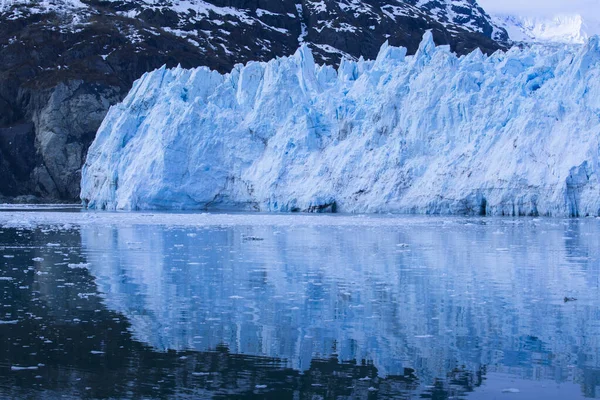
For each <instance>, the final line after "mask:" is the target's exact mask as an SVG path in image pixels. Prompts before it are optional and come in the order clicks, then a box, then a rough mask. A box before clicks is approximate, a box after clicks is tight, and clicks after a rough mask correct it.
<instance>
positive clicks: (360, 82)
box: [81, 33, 600, 216]
mask: <svg viewBox="0 0 600 400" xmlns="http://www.w3.org/2000/svg"><path fill="white" fill-rule="evenodd" d="M599 138H600V39H599V37H597V36H594V37H591V38H590V39H589V40H588V41H587V42H586V43H585V44H584V45H581V46H541V45H536V46H532V47H529V48H526V49H519V48H513V49H511V50H509V51H507V52H497V53H495V54H493V55H491V56H485V55H484V54H482V53H481V52H480V51H479V50H475V51H474V52H473V53H471V54H469V55H467V56H463V57H457V56H456V55H455V54H453V53H452V52H451V51H450V49H449V48H448V47H446V46H438V47H436V46H435V44H434V42H433V38H432V35H431V34H430V33H426V34H425V36H424V38H423V41H422V42H421V45H420V47H419V50H418V52H417V53H416V54H415V55H413V56H407V55H406V49H404V48H396V47H392V46H389V45H387V44H384V45H383V46H382V47H381V50H380V52H379V55H378V56H377V59H376V60H373V61H365V60H362V59H361V60H359V61H357V62H354V61H347V60H344V61H342V63H341V65H340V66H339V68H338V69H335V68H333V67H330V66H319V65H315V62H314V59H313V57H312V54H311V52H310V49H309V48H308V47H306V46H303V47H301V48H300V49H299V50H298V51H297V52H296V53H295V54H294V55H293V56H290V57H285V58H278V59H275V60H272V61H269V62H267V63H259V62H251V63H248V64H247V65H245V66H243V65H238V66H236V67H235V68H234V69H233V71H232V72H231V73H229V74H225V75H221V74H219V73H217V72H215V71H211V70H209V69H208V68H197V69H192V70H186V69H182V68H175V69H166V68H161V69H158V70H156V71H153V72H150V73H147V74H145V75H144V76H143V77H142V78H140V79H139V80H138V81H137V82H136V83H135V84H134V87H133V88H132V90H131V92H130V93H129V94H128V96H127V97H126V99H125V100H124V101H123V102H122V103H121V104H118V105H116V106H114V107H113V108H111V110H110V112H109V113H108V115H107V117H106V119H105V120H104V122H103V124H102V126H101V127H100V129H99V131H98V134H97V137H96V140H95V141H94V143H93V144H92V146H91V148H90V150H89V154H88V158H87V162H86V164H85V166H84V167H83V170H82V190H81V198H82V200H83V202H84V204H85V205H87V206H88V207H90V208H97V209H100V208H102V209H126V210H130V209H209V210H211V209H242V210H260V211H284V212H285V211H340V212H399V213H430V214H486V215H552V216H585V215H595V216H597V215H599V214H600V185H599V179H598V172H599V171H600V164H599V153H600V142H599Z"/></svg>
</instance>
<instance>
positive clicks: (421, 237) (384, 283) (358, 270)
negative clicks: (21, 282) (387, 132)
mask: <svg viewBox="0 0 600 400" xmlns="http://www.w3.org/2000/svg"><path fill="white" fill-rule="evenodd" d="M261 218H262V217H261ZM397 221H398V224H397V225H396V226H391V225H390V224H387V223H386V224H382V226H381V227H378V226H376V225H374V224H373V225H368V226H363V227H360V228H356V227H355V228H353V227H349V226H329V227H328V226H301V227H285V226H277V227H273V226H268V225H261V226H257V227H251V226H247V225H243V226H241V225H240V226H228V227H223V228H219V227H215V226H212V227H205V228H203V227H199V228H193V227H187V228H169V227H164V226H148V225H146V226H122V227H119V226H113V227H104V226H98V225H89V226H87V227H84V228H82V240H83V248H84V251H85V252H87V261H88V262H89V263H90V271H91V273H92V274H93V275H95V276H96V278H97V283H98V286H99V289H100V291H101V292H103V293H104V295H105V303H106V304H107V306H108V307H109V308H111V309H113V310H115V311H118V312H120V313H123V314H124V315H126V316H127V318H128V319H129V321H130V322H131V329H132V331H133V334H134V336H135V337H136V338H137V339H138V340H140V341H143V342H145V343H148V344H150V345H151V346H153V347H155V348H157V349H161V350H166V349H176V350H182V349H197V350H208V349H214V348H215V347H217V346H218V345H219V344H221V343H225V344H227V346H228V347H229V348H230V349H231V351H232V352H235V353H245V354H255V355H266V356H273V357H279V358H284V359H287V360H289V363H290V366H292V367H294V368H298V369H306V368H308V366H309V362H310V360H311V358H312V357H313V356H315V355H321V356H327V355H329V354H332V353H337V354H339V357H340V359H343V360H353V359H356V360H358V361H361V360H363V359H364V360H372V361H373V362H374V363H375V365H376V366H377V368H379V370H380V372H382V373H383V374H396V373H401V372H402V371H403V368H406V367H410V368H414V369H416V370H417V372H418V374H419V376H420V377H421V378H424V380H425V381H427V379H433V378H435V377H440V376H445V375H446V374H447V371H450V370H452V369H453V368H454V367H456V366H465V367H466V368H467V370H470V371H478V370H479V368H480V366H481V365H488V366H490V367H489V368H495V369H496V370H497V371H498V372H502V373H504V372H508V373H512V374H518V375H521V376H523V377H530V378H531V377H536V378H547V379H558V380H566V379H570V378H569V376H568V373H569V372H568V371H569V366H570V365H572V364H573V363H575V362H576V360H579V361H577V362H578V363H579V367H582V368H583V369H585V368H587V367H590V368H597V367H599V365H598V363H599V361H598V358H597V355H596V354H597V352H598V349H599V348H600V346H599V343H598V337H600V336H599V335H600V332H599V329H600V328H599V326H600V325H599V324H598V323H597V321H598V319H599V318H600V312H599V311H598V307H597V305H598V304H600V303H599V302H598V300H600V299H599V296H600V294H599V293H598V291H597V290H596V287H597V283H598V276H599V271H598V267H597V266H598V256H599V246H600V244H599V243H598V241H597V240H596V238H597V234H598V233H599V232H598V230H599V224H598V223H597V221H593V220H590V221H575V222H573V221H566V222H563V221H560V220H540V221H535V220H517V221H516V222H515V221H513V220H502V221H498V220H455V221H453V222H452V223H442V222H443V221H442V220H440V223H439V224H435V223H430V224H422V225H408V226H403V224H402V220H401V219H399V220H397ZM486 221H487V222H486ZM473 222H476V223H473ZM481 222H485V223H484V224H482V223H481ZM260 239H262V240H260ZM566 295H569V296H571V295H573V296H575V297H577V298H578V299H579V300H578V301H577V302H575V303H569V304H565V303H564V302H563V298H564V296H566ZM583 332H585V334H583ZM577 374H578V376H580V377H581V376H583V375H584V374H585V371H584V370H578V372H577ZM576 379H579V378H577V377H576ZM581 379H583V378H581Z"/></svg>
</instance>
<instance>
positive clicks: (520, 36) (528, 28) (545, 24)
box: [495, 14, 600, 44]
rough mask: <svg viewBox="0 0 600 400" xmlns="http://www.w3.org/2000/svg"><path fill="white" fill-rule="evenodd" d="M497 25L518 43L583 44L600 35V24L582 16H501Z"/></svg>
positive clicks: (497, 17) (496, 18) (497, 18)
mask: <svg viewBox="0 0 600 400" xmlns="http://www.w3.org/2000/svg"><path fill="white" fill-rule="evenodd" d="M495 20H496V23H497V25H499V26H501V27H503V28H504V29H505V30H506V31H507V32H508V36H509V37H510V38H511V40H513V41H517V42H539V43H568V44H583V43H585V42H586V41H587V40H588V39H589V37H590V36H592V35H597V34H600V22H595V21H593V20H592V19H588V20H586V19H585V18H584V17H583V16H582V15H578V14H571V15H568V14H565V15H555V16H553V17H524V16H514V15H499V16H496V17H495Z"/></svg>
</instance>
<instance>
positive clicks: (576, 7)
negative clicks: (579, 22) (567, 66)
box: [478, 0, 600, 20]
mask: <svg viewBox="0 0 600 400" xmlns="http://www.w3.org/2000/svg"><path fill="white" fill-rule="evenodd" d="M478 2H479V4H480V5H481V6H482V7H483V8H484V9H485V10H486V11H487V12H488V13H489V14H498V13H502V14H517V15H526V16H551V15H555V14H558V13H561V14H563V13H569V14H575V13H576V14H582V15H584V16H586V15H587V16H588V17H592V18H593V19H596V20H600V0H478Z"/></svg>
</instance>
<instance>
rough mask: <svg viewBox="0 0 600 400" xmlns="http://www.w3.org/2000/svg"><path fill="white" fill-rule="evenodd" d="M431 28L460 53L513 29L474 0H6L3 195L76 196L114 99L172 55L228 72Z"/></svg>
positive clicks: (2, 25) (1, 14)
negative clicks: (303, 49) (307, 50)
mask: <svg viewBox="0 0 600 400" xmlns="http://www.w3.org/2000/svg"><path fill="white" fill-rule="evenodd" d="M428 29H430V30H432V32H433V35H434V37H435V40H436V42H438V43H442V44H443V43H448V44H450V45H451V46H452V49H453V50H455V51H456V52H458V53H459V54H465V53H468V52H470V51H471V50H472V49H474V48H480V49H482V50H483V51H484V52H486V53H491V52H493V51H495V50H497V49H498V48H501V47H502V46H503V44H502V43H501V42H498V41H497V40H501V41H503V40H505V39H506V38H507V36H506V33H505V32H504V31H502V30H501V29H498V28H497V27H496V26H495V25H494V24H493V23H492V22H491V19H490V18H489V17H488V16H487V14H485V12H484V11H483V10H482V9H481V8H480V7H478V6H477V4H476V3H475V2H474V1H473V0H435V1H434V0H431V1H425V0H419V1H416V0H410V1H407V2H402V1H397V0H390V1H379V0H341V1H332V0H320V1H315V0H211V1H202V0H170V1H167V0H144V1H132V0H38V1H36V0H2V1H1V2H0V59H1V60H3V62H2V63H1V64H0V110H2V111H0V174H1V175H2V176H3V177H4V178H3V179H2V180H0V196H1V195H5V196H18V195H26V194H35V195H37V196H40V197H45V198H50V199H70V200H74V199H76V198H77V196H78V195H79V180H80V168H81V165H82V164H83V161H84V159H85V156H86V152H87V148H88V146H89V144H90V143H91V141H92V140H93V138H94V136H95V132H96V130H97V129H98V127H99V126H100V123H101V121H102V119H103V118H104V116H105V115H106V112H107V111H108V108H109V107H110V105H112V104H115V103H116V102H118V101H120V100H122V99H123V97H124V96H125V95H126V93H127V91H128V90H129V89H130V88H131V84H132V83H133V81H134V80H135V79H137V78H139V76H141V75H142V74H143V73H144V72H147V71H151V70H153V69H155V68H158V67H160V66H161V65H163V64H166V65H167V66H169V67H174V66H176V65H177V64H181V65H182V66H184V67H195V66H201V65H204V66H208V67H210V68H213V69H216V70H218V71H220V72H226V71H229V70H231V68H232V67H233V66H234V65H235V64H236V63H240V62H247V61H250V60H270V59H272V58H274V57H276V56H283V55H289V54H292V53H293V52H294V51H295V50H296V49H297V48H298V47H299V45H301V44H304V43H306V44H308V45H309V46H310V47H311V49H312V50H313V51H314V54H315V57H316V59H317V60H318V61H319V62H324V63H328V64H334V65H335V64H337V63H339V61H340V59H341V57H342V56H345V57H347V58H354V59H357V58H358V57H359V56H365V57H367V58H372V57H375V55H376V54H377V50H378V49H379V46H380V45H381V43H383V42H384V41H386V40H388V41H389V42H390V43H391V44H393V45H402V46H406V47H407V48H408V50H409V53H412V52H414V51H416V49H417V47H418V43H419V41H420V38H421V36H422V34H423V33H424V32H425V31H426V30H428Z"/></svg>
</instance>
